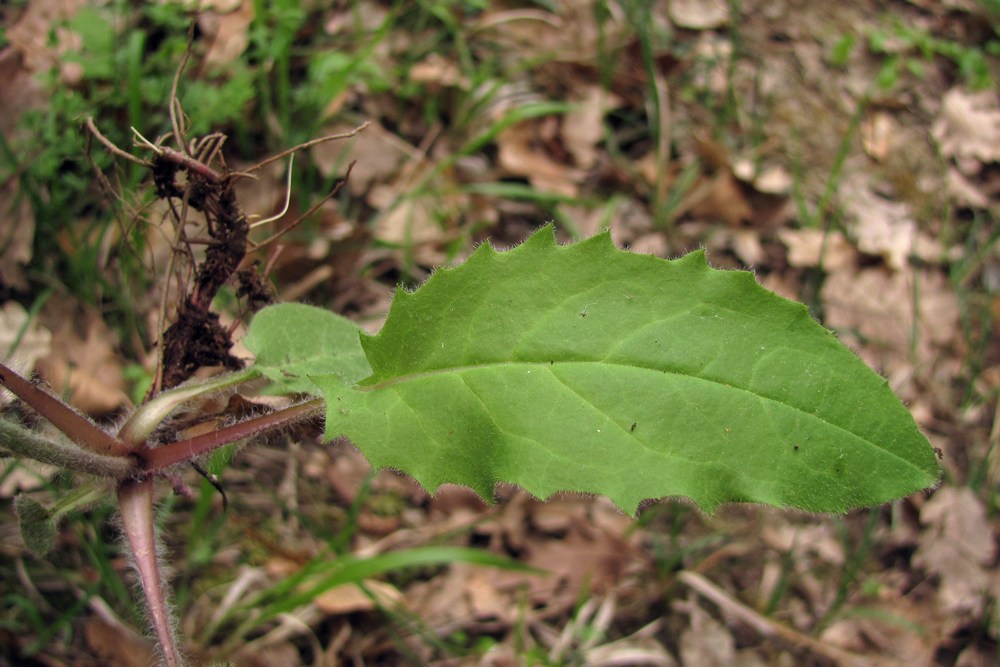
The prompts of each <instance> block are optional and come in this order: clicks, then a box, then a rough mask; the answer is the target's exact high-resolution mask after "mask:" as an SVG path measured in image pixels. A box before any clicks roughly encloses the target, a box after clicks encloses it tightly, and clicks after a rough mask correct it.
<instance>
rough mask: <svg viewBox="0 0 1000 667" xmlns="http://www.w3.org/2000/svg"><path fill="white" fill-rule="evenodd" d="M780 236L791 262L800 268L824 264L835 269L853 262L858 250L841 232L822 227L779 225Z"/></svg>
mask: <svg viewBox="0 0 1000 667" xmlns="http://www.w3.org/2000/svg"><path fill="white" fill-rule="evenodd" d="M778 238H779V239H781V242H782V243H784V244H785V246H786V247H787V248H788V263H789V264H791V265H792V266H795V267H799V268H812V267H818V266H822V267H823V268H824V269H826V270H827V271H830V272H836V271H840V270H843V269H847V268H848V267H852V266H854V263H855V261H856V259H857V252H856V251H855V250H854V246H852V245H851V243H850V242H849V241H848V240H847V238H846V237H845V236H844V235H843V234H841V233H840V232H824V231H823V230H821V229H787V228H785V229H779V230H778Z"/></svg>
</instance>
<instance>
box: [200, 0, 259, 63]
mask: <svg viewBox="0 0 1000 667" xmlns="http://www.w3.org/2000/svg"><path fill="white" fill-rule="evenodd" d="M201 4H202V6H201V11H200V12H199V13H198V27H199V28H200V29H201V30H202V33H203V34H204V35H205V38H206V41H207V42H208V44H209V46H208V51H207V52H206V53H205V56H204V62H205V64H206V65H208V66H209V67H216V68H223V67H226V66H228V65H230V64H232V63H233V62H235V60H236V59H237V58H239V57H240V55H241V54H242V53H243V52H244V51H246V48H247V45H248V44H249V43H250V34H249V28H250V24H251V23H253V19H254V3H253V2H252V1H251V0H224V1H220V2H212V3H208V2H204V1H203V2H202V3H201ZM207 5H211V6H207Z"/></svg>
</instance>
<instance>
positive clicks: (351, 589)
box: [313, 579, 403, 616]
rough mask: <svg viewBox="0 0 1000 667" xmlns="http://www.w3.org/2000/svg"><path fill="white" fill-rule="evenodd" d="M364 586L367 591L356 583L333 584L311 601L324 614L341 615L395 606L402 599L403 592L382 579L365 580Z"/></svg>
mask: <svg viewBox="0 0 1000 667" xmlns="http://www.w3.org/2000/svg"><path fill="white" fill-rule="evenodd" d="M364 587H365V588H366V589H368V593H366V592H365V591H364V590H362V589H361V586H359V585H358V584H344V585H342V586H335V587H333V588H331V589H330V590H328V591H325V592H323V593H320V594H319V595H317V596H316V599H315V600H313V603H314V604H315V605H316V607H317V608H318V609H319V610H320V611H322V612H324V613H325V614H328V615H330V616H341V615H343V614H351V613H354V612H358V611H373V610H375V609H376V608H378V607H389V608H395V607H398V606H399V605H400V604H401V603H402V601H403V594H402V593H400V592H399V589H397V588H396V587H395V586H393V585H392V584H389V583H386V582H384V581H378V580H374V579H372V580H369V581H365V582H364ZM369 593H370V595H369Z"/></svg>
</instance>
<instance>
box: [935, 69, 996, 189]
mask: <svg viewBox="0 0 1000 667" xmlns="http://www.w3.org/2000/svg"><path fill="white" fill-rule="evenodd" d="M931 136H933V137H934V139H935V140H936V141H937V142H938V146H939V147H940V149H941V153H942V154H943V155H945V156H946V157H951V158H955V159H957V160H959V161H963V160H968V159H970V158H971V159H974V160H979V161H982V162H997V161H1000V105H998V103H997V96H996V92H995V91H993V90H985V91H983V92H981V93H966V92H965V91H963V90H962V89H960V88H952V89H951V90H949V91H948V92H947V93H945V96H944V100H943V101H942V103H941V113H940V115H939V116H938V118H937V120H935V121H934V125H933V126H932V127H931ZM963 171H966V170H964V169H963ZM976 171H978V169H976ZM966 173H968V172H966Z"/></svg>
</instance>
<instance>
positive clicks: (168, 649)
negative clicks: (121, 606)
mask: <svg viewBox="0 0 1000 667" xmlns="http://www.w3.org/2000/svg"><path fill="white" fill-rule="evenodd" d="M118 508H119V510H120V511H121V517H122V524H123V526H124V528H125V537H126V538H127V539H128V545H129V548H130V549H131V551H132V560H133V565H134V566H135V569H136V571H137V572H138V573H139V581H140V582H141V583H142V592H143V593H144V594H145V596H146V602H147V603H148V604H149V617H150V621H151V622H152V625H153V632H154V633H155V634H156V641H157V643H158V644H159V648H160V651H161V652H162V658H163V664H165V665H167V667H181V666H182V665H183V664H184V660H183V659H182V658H181V654H180V650H179V649H178V647H177V637H176V634H175V632H174V626H173V623H172V622H171V619H170V608H169V606H168V604H167V594H166V589H165V586H164V584H163V577H162V575H161V573H160V561H159V558H158V556H157V552H156V532H155V528H154V526H153V479H152V478H146V479H143V480H138V481H129V482H124V483H122V484H120V485H119V486H118Z"/></svg>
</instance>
